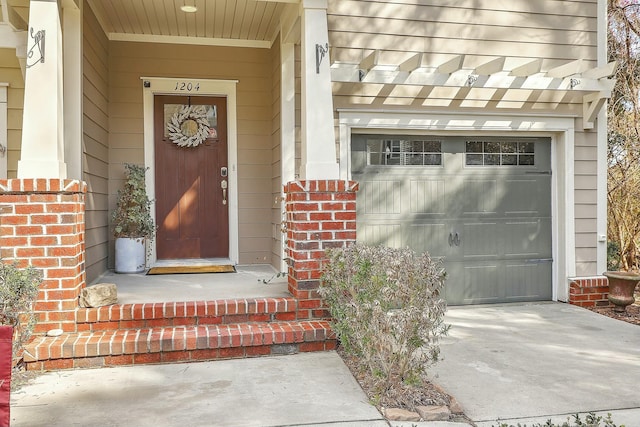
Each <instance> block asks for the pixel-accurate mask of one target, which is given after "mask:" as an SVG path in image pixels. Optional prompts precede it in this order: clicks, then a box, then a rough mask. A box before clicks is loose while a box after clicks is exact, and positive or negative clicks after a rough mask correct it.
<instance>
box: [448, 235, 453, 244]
mask: <svg viewBox="0 0 640 427" xmlns="http://www.w3.org/2000/svg"><path fill="white" fill-rule="evenodd" d="M449 246H453V233H449Z"/></svg>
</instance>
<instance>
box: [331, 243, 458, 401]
mask: <svg viewBox="0 0 640 427" xmlns="http://www.w3.org/2000/svg"><path fill="white" fill-rule="evenodd" d="M328 255H329V262H328V264H327V265H326V267H325V270H324V274H323V276H322V283H321V286H320V289H319V292H320V294H321V295H322V297H323V298H324V299H325V301H326V302H327V304H328V306H329V311H330V313H331V315H332V317H333V327H334V331H335V332H336V334H337V335H338V338H339V339H340V342H341V344H342V345H343V346H344V348H345V350H346V351H347V352H348V353H350V354H353V355H356V356H357V357H358V359H359V360H360V363H361V367H363V368H365V369H368V370H369V371H370V373H371V374H372V375H373V377H374V378H377V380H378V386H379V388H380V391H381V392H382V393H384V390H386V389H388V388H389V386H390V384H391V383H392V382H393V381H395V380H401V381H403V382H406V383H414V384H415V383H419V382H420V381H421V380H422V379H423V377H422V375H423V373H424V372H425V369H426V368H427V367H429V366H430V365H431V364H433V363H434V362H436V361H437V360H438V356H439V345H438V340H439V338H440V337H441V336H442V335H444V334H446V332H447V330H448V327H447V326H446V325H445V324H444V313H445V310H446V303H445V301H444V299H443V297H442V292H443V286H444V279H445V273H444V270H443V269H442V265H441V263H440V261H435V260H432V259H431V258H430V256H429V255H428V254H423V255H417V254H416V253H415V252H414V251H412V250H410V249H392V248H387V247H382V246H375V247H371V246H365V245H362V244H355V245H352V246H350V247H348V248H346V249H337V250H332V251H330V252H329V254H328Z"/></svg>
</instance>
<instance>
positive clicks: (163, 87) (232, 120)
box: [140, 77, 240, 266]
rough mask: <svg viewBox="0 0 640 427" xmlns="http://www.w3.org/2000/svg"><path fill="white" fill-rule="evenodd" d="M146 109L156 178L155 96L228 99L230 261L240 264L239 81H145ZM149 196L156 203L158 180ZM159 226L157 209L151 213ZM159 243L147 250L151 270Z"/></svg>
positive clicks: (148, 162)
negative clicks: (237, 91)
mask: <svg viewBox="0 0 640 427" xmlns="http://www.w3.org/2000/svg"><path fill="white" fill-rule="evenodd" d="M140 79H141V80H142V87H143V96H142V97H143V105H144V106H143V108H144V164H145V166H146V167H148V168H149V173H148V176H150V177H154V178H155V172H156V171H155V150H154V140H155V139H154V130H153V125H154V123H153V119H154V118H153V101H154V96H155V95H179V96H189V95H190V96H199V95H202V96H218V97H224V98H226V99H227V162H228V163H227V164H228V167H229V187H230V188H229V261H230V262H231V263H233V264H238V262H239V257H240V256H239V244H238V239H239V234H238V127H237V111H236V110H237V100H236V85H237V84H238V80H209V79H193V78H180V77H175V78H166V77H141V78H140ZM146 187H147V193H148V194H149V198H150V199H151V200H152V202H153V203H155V199H156V190H155V179H147V180H146ZM151 216H152V218H153V221H154V222H155V220H156V218H155V216H156V214H155V206H154V207H153V208H152V209H151ZM156 244H157V243H156V240H155V239H154V240H153V241H152V242H151V244H150V245H149V247H148V248H147V250H148V254H149V258H148V262H149V264H150V265H151V266H153V265H155V264H156V262H157V253H156Z"/></svg>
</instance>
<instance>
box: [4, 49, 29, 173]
mask: <svg viewBox="0 0 640 427" xmlns="http://www.w3.org/2000/svg"><path fill="white" fill-rule="evenodd" d="M0 82H3V83H8V84H9V87H7V148H8V150H7V154H6V156H7V177H8V178H15V177H16V175H17V173H18V160H20V145H21V142H22V109H23V105H24V78H23V77H22V70H21V69H20V63H19V62H18V58H16V50H15V49H0Z"/></svg>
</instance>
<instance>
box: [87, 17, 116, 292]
mask: <svg viewBox="0 0 640 427" xmlns="http://www.w3.org/2000/svg"><path fill="white" fill-rule="evenodd" d="M83 27H84V31H83V44H82V54H83V67H82V70H83V83H82V90H83V105H82V107H83V117H82V119H83V120H82V127H83V142H82V172H83V179H84V181H86V183H87V195H86V235H85V241H86V259H85V266H86V272H87V283H91V282H92V281H94V280H95V279H97V278H98V277H99V276H100V275H101V274H102V273H103V272H104V271H106V269H107V256H108V241H109V235H110V233H109V219H108V215H109V212H108V208H109V207H108V195H109V97H108V92H109V87H108V73H109V66H108V62H109V49H108V46H109V42H108V40H107V37H106V35H105V34H104V32H102V30H101V29H100V25H99V24H98V21H97V20H96V18H95V15H94V14H93V11H92V10H91V8H90V7H86V8H85V10H84V23H83Z"/></svg>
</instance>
